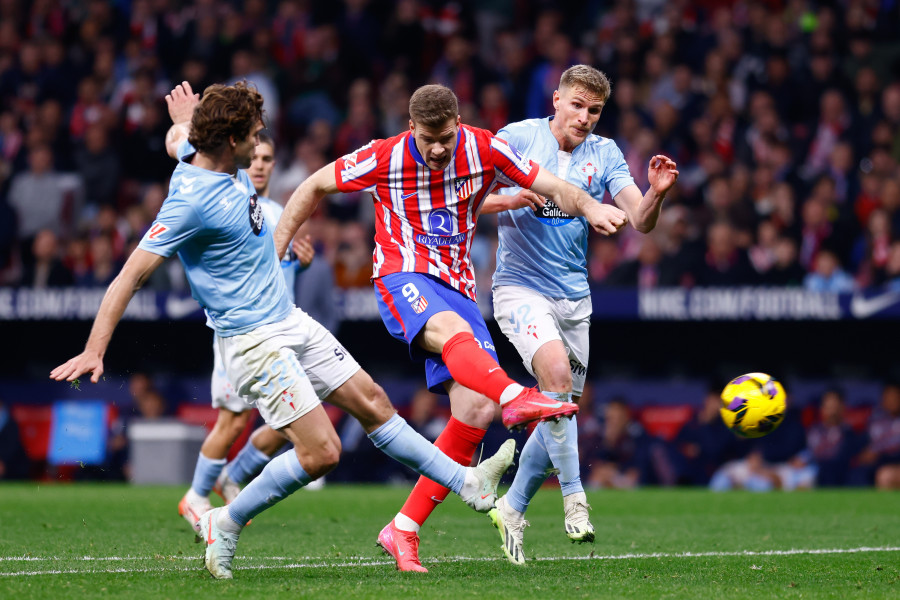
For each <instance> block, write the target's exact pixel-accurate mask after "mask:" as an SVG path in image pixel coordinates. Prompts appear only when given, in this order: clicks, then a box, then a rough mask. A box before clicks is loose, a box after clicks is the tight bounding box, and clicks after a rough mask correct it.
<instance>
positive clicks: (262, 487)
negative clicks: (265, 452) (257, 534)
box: [228, 451, 312, 525]
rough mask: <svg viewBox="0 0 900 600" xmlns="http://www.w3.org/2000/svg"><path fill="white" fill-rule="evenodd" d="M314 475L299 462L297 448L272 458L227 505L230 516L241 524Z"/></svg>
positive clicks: (286, 495)
mask: <svg viewBox="0 0 900 600" xmlns="http://www.w3.org/2000/svg"><path fill="white" fill-rule="evenodd" d="M310 481H312V477H310V476H309V474H307V472H306V471H304V470H303V467H302V466H300V460H299V459H298V458H297V453H296V452H294V451H290V452H285V453H284V454H282V455H280V456H278V457H276V458H273V459H272V461H271V462H270V463H269V464H267V465H266V468H265V469H263V470H262V473H260V474H259V477H256V478H255V479H254V480H253V481H251V482H250V483H249V484H247V487H245V488H244V489H243V490H241V493H240V494H238V497H237V498H235V499H234V502H232V503H231V504H229V505H228V516H229V517H230V518H231V520H232V521H234V522H235V523H238V524H239V525H245V524H246V523H247V521H249V520H250V519H252V518H253V517H255V516H256V515H258V514H259V513H261V512H262V511H264V510H266V509H267V508H269V507H270V506H273V505H274V504H277V503H278V502H280V501H281V500H284V499H285V498H287V497H288V496H290V495H291V494H293V493H294V492H296V491H297V490H299V489H300V488H302V487H303V486H304V485H306V484H307V483H309V482H310Z"/></svg>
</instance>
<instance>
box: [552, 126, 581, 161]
mask: <svg viewBox="0 0 900 600" xmlns="http://www.w3.org/2000/svg"><path fill="white" fill-rule="evenodd" d="M557 123H559V119H551V120H550V133H552V134H553V137H555V138H556V141H557V143H558V144H559V149H560V150H562V151H563V152H568V153H569V154H571V153H573V152H575V148H577V147H578V144H573V143H572V142H570V141H569V140H568V139H567V138H566V136H564V135H563V134H562V131H560V130H559V125H558V124H557Z"/></svg>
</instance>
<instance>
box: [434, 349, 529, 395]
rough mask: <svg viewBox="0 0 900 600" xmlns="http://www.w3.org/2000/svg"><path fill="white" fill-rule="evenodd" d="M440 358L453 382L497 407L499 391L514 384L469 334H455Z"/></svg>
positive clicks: (501, 391) (500, 392)
mask: <svg viewBox="0 0 900 600" xmlns="http://www.w3.org/2000/svg"><path fill="white" fill-rule="evenodd" d="M441 358H443V359H444V364H445V365H447V370H449V371H450V376H451V377H453V379H454V381H456V382H457V383H459V384H462V385H464V386H466V387H467V388H469V389H470V390H474V391H476V392H478V393H480V394H484V395H485V396H487V397H488V398H490V399H491V400H493V401H494V402H496V403H498V404H499V403H500V394H502V393H503V390H505V389H506V388H507V387H509V386H510V385H512V384H514V383H515V381H513V380H512V379H510V378H509V375H507V374H506V371H504V370H503V369H502V368H501V367H500V365H498V364H497V361H496V360H494V357H492V356H491V355H490V354H488V353H487V351H486V350H484V349H483V348H481V346H479V345H478V342H477V341H476V340H475V336H474V335H472V334H471V333H468V332H464V333H457V334H456V335H454V336H453V337H452V338H450V339H449V340H447V343H446V344H444V351H443V352H442V353H441Z"/></svg>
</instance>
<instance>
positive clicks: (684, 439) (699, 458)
mask: <svg viewBox="0 0 900 600" xmlns="http://www.w3.org/2000/svg"><path fill="white" fill-rule="evenodd" d="M721 408H722V399H721V398H720V397H719V390H718V389H715V390H713V389H710V390H709V391H708V392H707V393H706V395H705V396H704V397H703V404H702V405H701V406H700V407H699V408H698V409H697V411H696V412H695V413H694V416H693V417H691V420H690V421H688V422H687V423H685V424H684V426H683V427H682V428H681V430H680V431H679V432H678V434H677V435H676V436H675V439H674V440H672V447H673V449H674V451H675V458H674V460H675V462H676V465H677V467H678V482H679V483H683V484H689V485H707V484H708V483H709V479H710V477H712V474H713V473H714V472H715V470H716V469H717V468H718V467H719V466H721V465H722V464H723V463H724V462H726V461H728V460H730V459H732V458H734V457H736V456H737V455H738V453H739V449H738V439H737V438H736V437H735V435H734V434H733V433H731V432H730V431H728V428H726V427H725V426H724V424H723V423H722V417H721V416H720V414H719V409H721Z"/></svg>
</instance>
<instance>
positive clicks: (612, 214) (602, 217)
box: [585, 204, 628, 235]
mask: <svg viewBox="0 0 900 600" xmlns="http://www.w3.org/2000/svg"><path fill="white" fill-rule="evenodd" d="M585 216H586V217H587V220H588V223H590V224H591V227H593V228H594V231H596V232H597V233H601V234H603V235H612V234H614V233H615V232H617V231H618V230H620V229H622V228H623V227H625V225H627V224H628V215H626V214H625V211H624V210H622V209H621V208H619V207H617V206H613V205H611V204H595V205H594V207H593V209H592V210H591V212H590V214H588V215H585Z"/></svg>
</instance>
